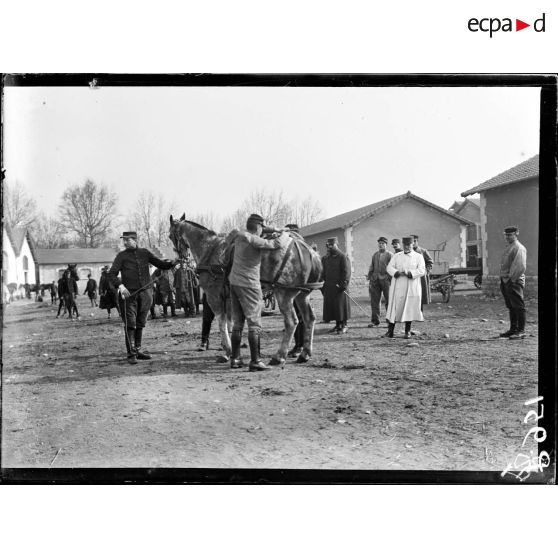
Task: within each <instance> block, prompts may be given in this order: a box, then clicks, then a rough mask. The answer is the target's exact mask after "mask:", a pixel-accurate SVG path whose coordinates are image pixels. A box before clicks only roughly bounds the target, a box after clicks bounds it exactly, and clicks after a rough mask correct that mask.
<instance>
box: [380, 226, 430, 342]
mask: <svg viewBox="0 0 558 558" xmlns="http://www.w3.org/2000/svg"><path fill="white" fill-rule="evenodd" d="M412 244H413V239H412V238H411V237H404V238H403V252H398V253H397V254H394V255H393V257H392V258H391V260H390V262H389V264H388V266H387V272H388V273H389V274H390V275H391V276H392V277H393V279H392V281H391V286H390V289H389V304H388V308H387V320H388V331H387V333H386V334H385V337H393V332H394V329H395V324H396V323H403V322H404V323H405V339H409V338H410V337H411V325H412V323H413V321H415V320H416V321H419V322H422V321H423V319H424V318H423V316H422V311H421V296H422V294H421V284H420V278H421V277H422V276H423V275H424V274H425V273H426V268H425V264H424V258H423V257H422V255H421V254H419V253H418V252H415V251H413V249H412Z"/></svg>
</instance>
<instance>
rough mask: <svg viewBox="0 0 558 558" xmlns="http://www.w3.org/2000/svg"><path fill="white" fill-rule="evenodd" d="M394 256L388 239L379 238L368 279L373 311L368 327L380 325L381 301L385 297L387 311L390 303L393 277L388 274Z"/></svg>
mask: <svg viewBox="0 0 558 558" xmlns="http://www.w3.org/2000/svg"><path fill="white" fill-rule="evenodd" d="M392 256H393V254H392V253H391V252H390V251H389V250H387V238H386V237H385V236H381V237H380V238H378V251H377V252H375V253H374V255H373V256H372V261H371V262H370V268H369V269H368V275H367V276H366V278H367V279H368V280H369V281H370V284H369V287H368V291H369V293H370V308H371V310H372V318H371V322H370V324H368V327H374V326H379V325H380V300H381V298H382V295H384V305H385V308H386V310H387V306H388V301H389V286H390V284H391V275H390V274H389V273H388V272H387V269H386V268H387V265H388V264H389V262H390V260H391V257H392Z"/></svg>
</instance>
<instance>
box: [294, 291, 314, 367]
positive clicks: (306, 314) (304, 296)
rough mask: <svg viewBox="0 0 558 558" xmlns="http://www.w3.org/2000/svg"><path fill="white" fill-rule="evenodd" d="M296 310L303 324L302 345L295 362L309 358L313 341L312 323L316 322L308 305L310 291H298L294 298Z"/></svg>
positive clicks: (306, 360) (302, 361)
mask: <svg viewBox="0 0 558 558" xmlns="http://www.w3.org/2000/svg"><path fill="white" fill-rule="evenodd" d="M296 301H297V304H298V310H299V312H300V315H301V317H302V323H303V324H304V346H303V349H302V352H301V353H300V355H299V357H298V359H297V362H298V363H304V362H308V361H309V360H310V357H311V356H312V344H313V342H314V325H315V323H316V315H315V314H314V310H313V308H312V306H311V305H310V293H300V294H299V295H298V296H297V298H296Z"/></svg>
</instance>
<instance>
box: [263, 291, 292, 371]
mask: <svg viewBox="0 0 558 558" xmlns="http://www.w3.org/2000/svg"><path fill="white" fill-rule="evenodd" d="M297 292H298V291H296V290H294V289H276V291H275V297H276V299H277V304H278V305H279V310H280V311H281V314H282V315H283V323H284V324H285V331H284V332H283V337H282V339H281V345H280V346H279V350H278V351H277V353H275V356H273V357H272V359H271V360H270V362H269V364H271V365H272V366H273V365H278V364H283V363H284V362H285V359H286V358H287V350H288V348H289V344H290V342H291V340H292V338H293V334H294V330H295V329H296V326H297V324H298V318H297V317H296V312H295V309H294V306H293V300H294V298H295V296H296V295H297Z"/></svg>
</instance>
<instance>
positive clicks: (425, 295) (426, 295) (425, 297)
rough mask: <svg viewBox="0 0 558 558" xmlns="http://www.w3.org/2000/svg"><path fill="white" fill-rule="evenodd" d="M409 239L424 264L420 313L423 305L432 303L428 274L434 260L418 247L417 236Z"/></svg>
mask: <svg viewBox="0 0 558 558" xmlns="http://www.w3.org/2000/svg"><path fill="white" fill-rule="evenodd" d="M411 237H412V239H413V250H414V251H415V252H417V253H418V254H421V255H422V257H423V258H424V263H425V265H426V273H425V274H424V275H423V276H422V277H421V278H420V285H421V289H422V297H421V301H420V310H421V312H422V309H423V307H424V305H425V304H430V303H431V302H432V299H431V295H430V272H431V271H432V265H433V263H434V260H433V259H432V256H431V255H430V254H429V253H428V250H427V249H426V248H422V247H421V246H419V243H418V240H419V237H418V235H416V234H412V235H411ZM411 334H412V335H414V333H413V332H411Z"/></svg>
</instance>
